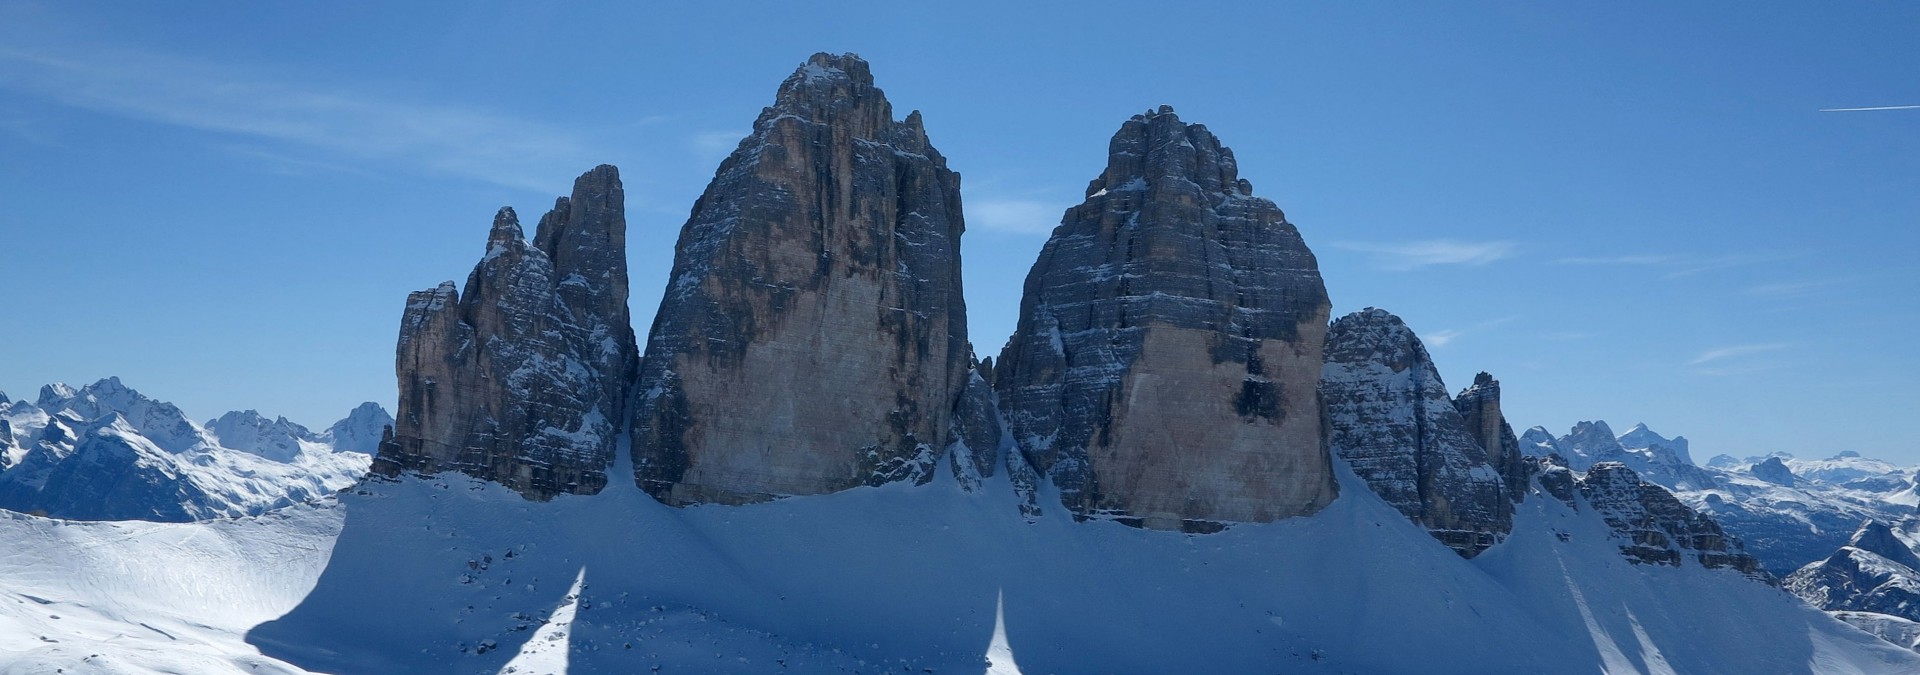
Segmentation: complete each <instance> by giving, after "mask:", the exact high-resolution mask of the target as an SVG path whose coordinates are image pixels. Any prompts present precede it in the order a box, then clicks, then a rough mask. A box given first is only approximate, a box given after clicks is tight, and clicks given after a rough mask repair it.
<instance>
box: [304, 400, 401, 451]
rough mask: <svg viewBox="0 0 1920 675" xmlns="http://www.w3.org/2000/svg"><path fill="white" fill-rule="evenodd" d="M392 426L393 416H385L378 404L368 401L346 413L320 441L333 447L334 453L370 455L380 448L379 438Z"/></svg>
mask: <svg viewBox="0 0 1920 675" xmlns="http://www.w3.org/2000/svg"><path fill="white" fill-rule="evenodd" d="M391 426H393V416H392V415H389V414H387V410H386V409H385V408H382V407H380V404H378V403H374V402H372V401H368V402H366V403H362V404H360V406H359V407H356V408H354V409H353V411H352V412H349V413H347V416H346V417H345V418H343V419H341V420H340V421H338V422H334V423H333V426H331V427H327V430H326V432H325V433H322V434H321V435H320V436H321V440H322V441H324V442H326V443H327V444H328V445H331V446H333V449H334V451H335V452H358V453H363V454H367V455H372V454H373V453H374V452H375V451H377V450H378V449H379V448H380V437H381V435H382V434H384V433H386V430H387V428H388V427H391Z"/></svg>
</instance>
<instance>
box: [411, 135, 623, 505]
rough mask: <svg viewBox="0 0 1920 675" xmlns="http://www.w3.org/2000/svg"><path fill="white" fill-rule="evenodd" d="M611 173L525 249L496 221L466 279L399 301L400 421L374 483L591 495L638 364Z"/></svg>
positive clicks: (516, 229)
mask: <svg viewBox="0 0 1920 675" xmlns="http://www.w3.org/2000/svg"><path fill="white" fill-rule="evenodd" d="M625 199H626V197H625V193H624V191H623V189H622V187H621V183H620V175H619V171H618V170H617V169H615V168H614V167H612V166H607V165H601V166H599V167H596V168H594V169H593V170H591V171H588V172H587V173H585V174H582V175H581V176H580V177H579V178H578V179H576V180H575V181H574V184H573V196H572V197H570V198H569V197H562V198H560V199H559V200H558V201H556V202H555V204H554V207H553V210H551V211H549V212H547V214H546V215H545V216H543V217H542V218H541V219H540V225H539V228H538V229H537V230H535V233H534V238H533V241H532V242H529V241H527V240H526V239H525V238H524V237H523V235H522V232H521V229H520V221H519V218H518V216H517V215H516V214H515V213H514V211H513V209H511V208H503V209H501V210H500V211H499V213H497V214H496V215H495V216H494V221H493V228H492V230H491V231H490V232H489V233H488V235H487V249H486V255H485V256H484V257H482V258H481V260H480V263H479V264H478V265H476V266H475V267H474V269H473V273H472V274H470V275H468V277H467V286H466V290H465V291H464V292H459V291H456V290H455V289H454V287H453V282H446V283H443V284H441V285H440V286H439V287H437V288H434V289H432V290H426V291H417V292H414V293H412V294H410V295H408V296H407V306H406V309H405V311H404V312H403V313H402V316H401V320H400V342H399V347H398V349H397V350H396V352H397V353H396V358H395V372H396V374H397V376H398V379H399V384H400V408H399V414H398V416H397V417H396V419H395V423H394V427H393V437H392V438H391V439H387V440H385V441H384V442H383V443H382V444H381V446H380V451H379V454H378V456H377V458H376V459H375V461H374V464H373V470H374V471H376V472H378V473H381V474H383V475H387V476H394V475H398V474H400V473H401V472H404V471H417V472H423V473H434V472H438V471H445V470H454V471H460V472H463V473H466V474H468V475H472V476H476V477H480V478H484V479H488V480H494V481H498V482H500V483H502V484H505V485H507V486H509V487H512V488H513V489H515V490H517V491H519V492H520V493H521V494H524V495H526V496H528V497H530V498H535V499H544V498H548V497H551V496H553V495H555V494H561V493H586V494H591V493H593V492H597V491H599V490H600V488H601V487H602V486H604V485H606V482H607V473H606V468H607V466H608V465H610V464H612V462H613V448H614V443H615V442H616V438H615V436H616V434H617V433H618V432H619V428H620V425H619V423H618V422H617V420H618V419H619V418H620V416H621V414H622V413H623V412H624V411H625V409H626V408H625V405H626V392H627V387H628V385H629V379H630V378H631V377H632V374H633V372H634V364H635V361H636V358H637V357H636V356H635V349H636V348H635V346H634V341H633V329H632V326H631V323H630V319H629V318H628V315H627V273H626V269H627V264H626V230H627V223H626V217H625V209H626V207H625Z"/></svg>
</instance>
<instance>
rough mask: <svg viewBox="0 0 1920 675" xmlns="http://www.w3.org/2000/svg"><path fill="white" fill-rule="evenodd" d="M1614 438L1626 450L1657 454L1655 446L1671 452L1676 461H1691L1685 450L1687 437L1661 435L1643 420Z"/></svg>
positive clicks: (1691, 458)
mask: <svg viewBox="0 0 1920 675" xmlns="http://www.w3.org/2000/svg"><path fill="white" fill-rule="evenodd" d="M1615 440H1617V441H1619V443H1620V447H1623V448H1626V449H1628V450H1647V451H1650V452H1655V454H1658V452H1657V451H1654V449H1655V448H1666V449H1667V450H1668V451H1670V452H1672V453H1673V455H1674V458H1675V459H1676V460H1677V461H1679V462H1682V463H1686V464H1692V463H1693V455H1691V454H1689V453H1688V451H1687V437H1685V436H1675V437H1673V438H1667V437H1665V436H1661V435H1660V434H1659V433H1658V432H1655V431H1654V430H1652V429H1649V428H1647V424H1646V423H1645V422H1641V423H1639V424H1635V425H1633V428H1632V429H1628V430H1627V433H1624V434H1620V436H1619V438H1617V439H1615Z"/></svg>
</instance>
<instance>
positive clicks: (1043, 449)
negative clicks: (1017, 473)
mask: <svg viewBox="0 0 1920 675" xmlns="http://www.w3.org/2000/svg"><path fill="white" fill-rule="evenodd" d="M1328 311H1329V304H1328V301H1327V293H1326V286H1325V285H1324V284H1323V283H1322V281H1321V279H1320V272H1319V267H1318V263H1317V262H1316V261H1315V259H1314V256H1313V253H1312V252H1311V251H1309V250H1308V249H1307V246H1306V243H1305V242H1304V241H1303V240H1302V239H1301V237H1300V233H1299V231H1298V230H1296V229H1295V228H1294V226H1293V224H1292V223H1289V222H1287V220H1286V216H1285V214H1283V213H1281V211H1280V209H1279V207H1277V206H1275V205H1274V203H1273V202H1272V201H1269V200H1267V199H1265V198H1261V197H1256V196H1254V195H1253V186H1252V185H1251V184H1250V183H1249V182H1247V181H1246V180H1245V179H1242V178H1240V177H1239V169H1238V167H1237V165H1236V163H1235V161H1234V157H1233V153H1232V151H1230V150H1228V149H1227V148H1225V147H1223V146H1222V145H1221V144H1220V141H1219V139H1217V138H1215V137H1214V135H1213V134H1212V133H1211V132H1209V131H1208V130H1207V128H1206V127H1205V126H1202V125H1197V124H1187V123H1185V122H1183V121H1181V120H1180V118H1179V117H1178V116H1176V115H1175V114H1174V112H1173V109H1172V108H1170V107H1167V106H1161V107H1160V108H1159V109H1158V110H1157V111H1148V112H1147V113H1146V114H1142V115H1136V116H1134V117H1133V118H1132V119H1130V120H1128V121H1127V122H1126V123H1124V124H1122V125H1121V127H1120V130H1119V132H1118V133H1116V134H1114V136H1113V139H1112V141H1111V143H1110V144H1109V148H1108V163H1107V168H1106V170H1105V171H1104V172H1102V173H1101V174H1100V176H1099V177H1097V178H1095V179H1094V180H1093V181H1092V182H1091V183H1090V184H1089V185H1088V186H1087V191H1086V201H1084V202H1082V203H1081V204H1080V205H1078V206H1075V207H1073V208H1071V209H1068V210H1067V212H1066V214H1065V216H1064V217H1063V218H1062V220H1061V223H1060V225H1059V227H1057V228H1055V229H1054V231H1053V235H1052V237H1051V238H1050V239H1049V240H1048V241H1047V243H1046V245H1045V247H1044V248H1043V249H1042V251H1041V253H1040V258H1039V260H1038V261H1037V262H1035V263H1034V265H1033V268H1032V270H1031V271H1030V272H1029V273H1028V275H1027V280H1026V287H1025V293H1024V295H1023V296H1022V298H1021V303H1020V319H1019V324H1018V327H1017V329H1016V331H1015V333H1014V335H1013V337H1012V338H1011V339H1010V340H1009V342H1008V344H1007V346H1006V349H1005V350H1004V351H1003V352H1002V353H1001V359H1000V362H999V363H998V364H997V366H996V370H997V372H996V373H995V379H994V383H995V388H996V389H997V390H998V391H999V394H1000V404H1001V409H1002V412H1004V413H1005V414H1006V416H1007V419H1008V422H1009V423H1010V426H1011V428H1012V430H1013V433H1014V435H1015V440H1016V442H1017V444H1018V445H1019V447H1020V449H1021V452H1022V456H1023V458H1024V459H1026V460H1028V461H1030V463H1031V465H1032V467H1033V468H1034V469H1035V470H1037V471H1038V472H1040V473H1041V474H1043V475H1045V476H1047V477H1050V478H1051V479H1052V480H1053V482H1054V483H1055V484H1056V485H1057V486H1058V487H1059V488H1060V491H1061V497H1062V500H1063V501H1065V502H1066V506H1067V507H1068V509H1069V510H1070V511H1072V512H1073V513H1074V514H1075V515H1076V516H1079V517H1113V518H1117V519H1120V520H1121V521H1122V522H1129V523H1135V524H1141V525H1145V526H1148V527H1154V528H1165V529H1174V528H1181V529H1189V530H1207V529H1214V528H1217V527H1218V526H1219V525H1218V524H1219V523H1220V522H1226V521H1240V522H1260V521H1271V520H1276V519H1280V518H1286V517H1290V516H1298V515H1304V514H1310V513H1314V512H1316V511H1318V510H1319V509H1320V508H1321V507H1323V506H1325V505H1326V504H1327V503H1328V502H1330V501H1331V500H1332V499H1333V497H1334V494H1335V490H1336V487H1335V484H1334V481H1333V473H1332V467H1331V461H1330V459H1329V458H1328V455H1327V453H1326V450H1325V448H1324V447H1323V446H1322V443H1321V424H1320V415H1319V412H1318V411H1319V393H1318V389H1317V387H1316V383H1317V381H1318V379H1319V369H1320V356H1321V348H1322V342H1323V340H1324V337H1325V332H1326V320H1327V314H1328Z"/></svg>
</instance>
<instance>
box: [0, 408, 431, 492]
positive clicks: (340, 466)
mask: <svg viewBox="0 0 1920 675" xmlns="http://www.w3.org/2000/svg"><path fill="white" fill-rule="evenodd" d="M392 423H393V419H392V418H391V417H389V416H388V415H387V412H386V411H385V410H383V409H381V408H380V406H378V405H375V404H373V403H365V404H362V405H361V406H360V407H358V408H355V409H354V410H353V411H352V412H350V413H349V414H348V415H347V417H345V418H343V419H341V420H340V421H339V422H337V423H335V424H334V425H333V426H331V427H328V428H327V430H326V431H323V432H319V433H315V432H313V431H310V430H308V429H307V428H306V427H302V426H300V425H298V424H294V423H293V422H289V421H287V419H286V418H284V417H283V418H278V419H272V420H269V419H267V418H265V417H263V416H261V415H260V413H258V412H255V411H252V410H246V411H236V412H229V413H227V414H225V415H222V416H220V417H219V418H218V419H214V420H209V421H208V422H206V423H205V424H200V423H196V422H194V421H192V420H190V419H188V418H187V416H186V414H185V413H182V412H181V411H180V409H179V408H177V407H175V406H174V405H173V404H170V403H166V402H164V401H157V400H154V399H152V398H149V397H147V396H146V395H144V394H141V393H140V392H138V391H135V390H134V389H132V388H130V387H127V386H126V385H124V384H122V383H121V382H120V379H119V378H117V377H110V378H107V379H104V380H100V381H98V382H95V383H93V384H89V385H87V386H84V387H80V388H78V389H75V388H73V387H70V386H67V385H64V384H50V385H47V386H45V387H42V388H41V389H40V396H39V398H37V399H36V400H34V401H31V402H29V401H24V400H21V401H12V400H8V399H6V398H5V396H4V395H0V508H5V509H9V510H12V511H18V512H21V513H33V514H40V515H46V516H50V517H54V518H67V519H73V520H152V521H161V522H180V521H189V520H200V519H205V518H217V517H236V516H249V515H258V514H260V513H264V512H266V511H268V510H271V509H274V508H279V507H282V506H286V505H289V504H294V503H298V502H304V501H309V500H312V499H316V498H319V497H323V496H326V495H330V494H332V493H333V492H336V491H338V490H340V489H342V488H345V487H347V486H349V485H352V484H354V483H355V482H357V481H359V479H360V477H361V476H362V475H364V474H365V473H366V469H367V465H368V463H369V462H371V461H372V456H371V453H372V451H373V450H374V449H375V448H377V447H378V445H379V442H380V437H381V434H382V433H383V432H384V430H385V429H386V428H387V427H388V426H389V425H391V424H392Z"/></svg>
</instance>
